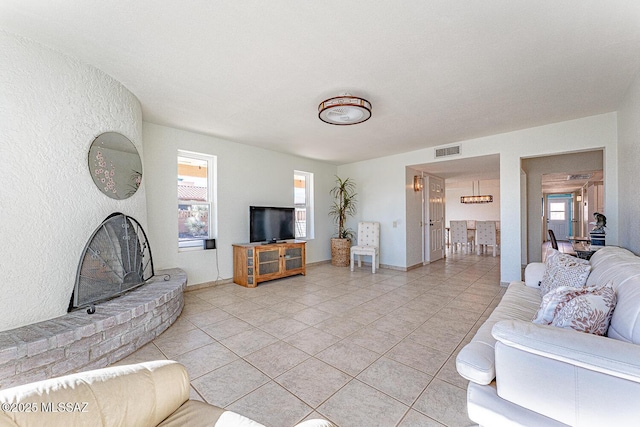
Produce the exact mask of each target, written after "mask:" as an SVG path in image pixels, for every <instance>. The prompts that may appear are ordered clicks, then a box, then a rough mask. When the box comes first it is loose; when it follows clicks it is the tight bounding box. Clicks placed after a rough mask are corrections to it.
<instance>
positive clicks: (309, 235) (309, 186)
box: [293, 170, 314, 240]
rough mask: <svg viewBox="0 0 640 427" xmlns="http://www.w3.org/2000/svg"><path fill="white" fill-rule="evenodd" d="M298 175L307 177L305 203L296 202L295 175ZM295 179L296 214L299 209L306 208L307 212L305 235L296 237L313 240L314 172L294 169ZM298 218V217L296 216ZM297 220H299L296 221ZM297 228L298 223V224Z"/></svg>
mask: <svg viewBox="0 0 640 427" xmlns="http://www.w3.org/2000/svg"><path fill="white" fill-rule="evenodd" d="M296 175H301V176H304V177H305V180H304V182H305V189H304V194H305V203H304V204H302V203H298V204H296V203H295V177H296ZM293 180H294V204H293V205H294V207H295V208H296V215H297V211H298V210H302V209H304V210H305V212H306V230H305V232H306V233H305V235H304V236H299V237H298V236H296V239H300V240H311V239H313V234H314V224H313V173H311V172H304V171H300V170H294V171H293ZM296 219H297V217H296ZM296 222H297V221H296ZM296 230H297V225H296Z"/></svg>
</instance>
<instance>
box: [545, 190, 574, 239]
mask: <svg viewBox="0 0 640 427" xmlns="http://www.w3.org/2000/svg"><path fill="white" fill-rule="evenodd" d="M570 202H571V199H569V198H547V230H553V234H555V236H556V240H567V237H568V236H569V234H570V232H571V227H570V226H569V224H570V222H571V211H570ZM547 239H548V237H547Z"/></svg>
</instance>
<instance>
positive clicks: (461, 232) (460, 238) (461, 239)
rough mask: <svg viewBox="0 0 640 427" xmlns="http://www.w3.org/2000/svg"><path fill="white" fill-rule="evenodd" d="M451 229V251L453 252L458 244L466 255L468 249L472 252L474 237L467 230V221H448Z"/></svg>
mask: <svg viewBox="0 0 640 427" xmlns="http://www.w3.org/2000/svg"><path fill="white" fill-rule="evenodd" d="M449 226H450V229H451V249H452V250H453V251H454V252H455V250H456V248H457V245H458V244H460V246H461V247H463V248H464V252H465V253H467V252H468V250H469V247H471V250H472V251H473V243H474V240H475V238H474V235H473V233H469V231H468V230H467V221H450V222H449Z"/></svg>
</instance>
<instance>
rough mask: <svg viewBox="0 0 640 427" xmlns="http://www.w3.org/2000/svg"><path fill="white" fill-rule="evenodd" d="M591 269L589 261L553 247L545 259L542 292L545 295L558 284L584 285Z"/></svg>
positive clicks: (541, 284) (576, 286) (575, 286)
mask: <svg viewBox="0 0 640 427" xmlns="http://www.w3.org/2000/svg"><path fill="white" fill-rule="evenodd" d="M590 271H591V265H590V264H589V261H587V260H584V259H579V258H576V257H573V256H571V255H567V254H563V253H562V252H559V251H557V250H555V249H551V250H550V251H549V252H548V254H547V259H546V261H545V272H544V275H543V276H542V282H541V283H540V294H541V296H544V295H545V294H546V293H547V292H549V291H551V290H552V289H554V288H557V287H558V286H572V287H574V288H578V287H582V286H584V285H585V283H586V282H587V278H588V277H589V272H590Z"/></svg>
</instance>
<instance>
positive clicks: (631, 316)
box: [587, 246, 640, 344]
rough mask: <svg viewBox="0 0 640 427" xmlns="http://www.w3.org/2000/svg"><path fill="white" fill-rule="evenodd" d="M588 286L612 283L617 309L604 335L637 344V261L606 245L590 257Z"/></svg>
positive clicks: (639, 271) (639, 267) (639, 268)
mask: <svg viewBox="0 0 640 427" xmlns="http://www.w3.org/2000/svg"><path fill="white" fill-rule="evenodd" d="M590 262H591V274H590V275H589V279H588V280H587V285H594V284H597V283H603V282H606V281H609V280H611V281H612V283H613V288H614V289H615V291H616V296H617V303H616V309H615V310H614V312H613V316H611V325H610V326H609V331H608V332H607V336H608V337H610V338H614V339H618V340H621V341H626V342H631V343H634V344H640V259H639V258H638V257H637V256H635V255H634V254H633V253H632V252H630V251H628V250H626V249H623V248H619V247H616V246H605V247H604V248H602V249H600V250H598V251H596V253H595V254H593V256H592V257H591V260H590Z"/></svg>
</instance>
